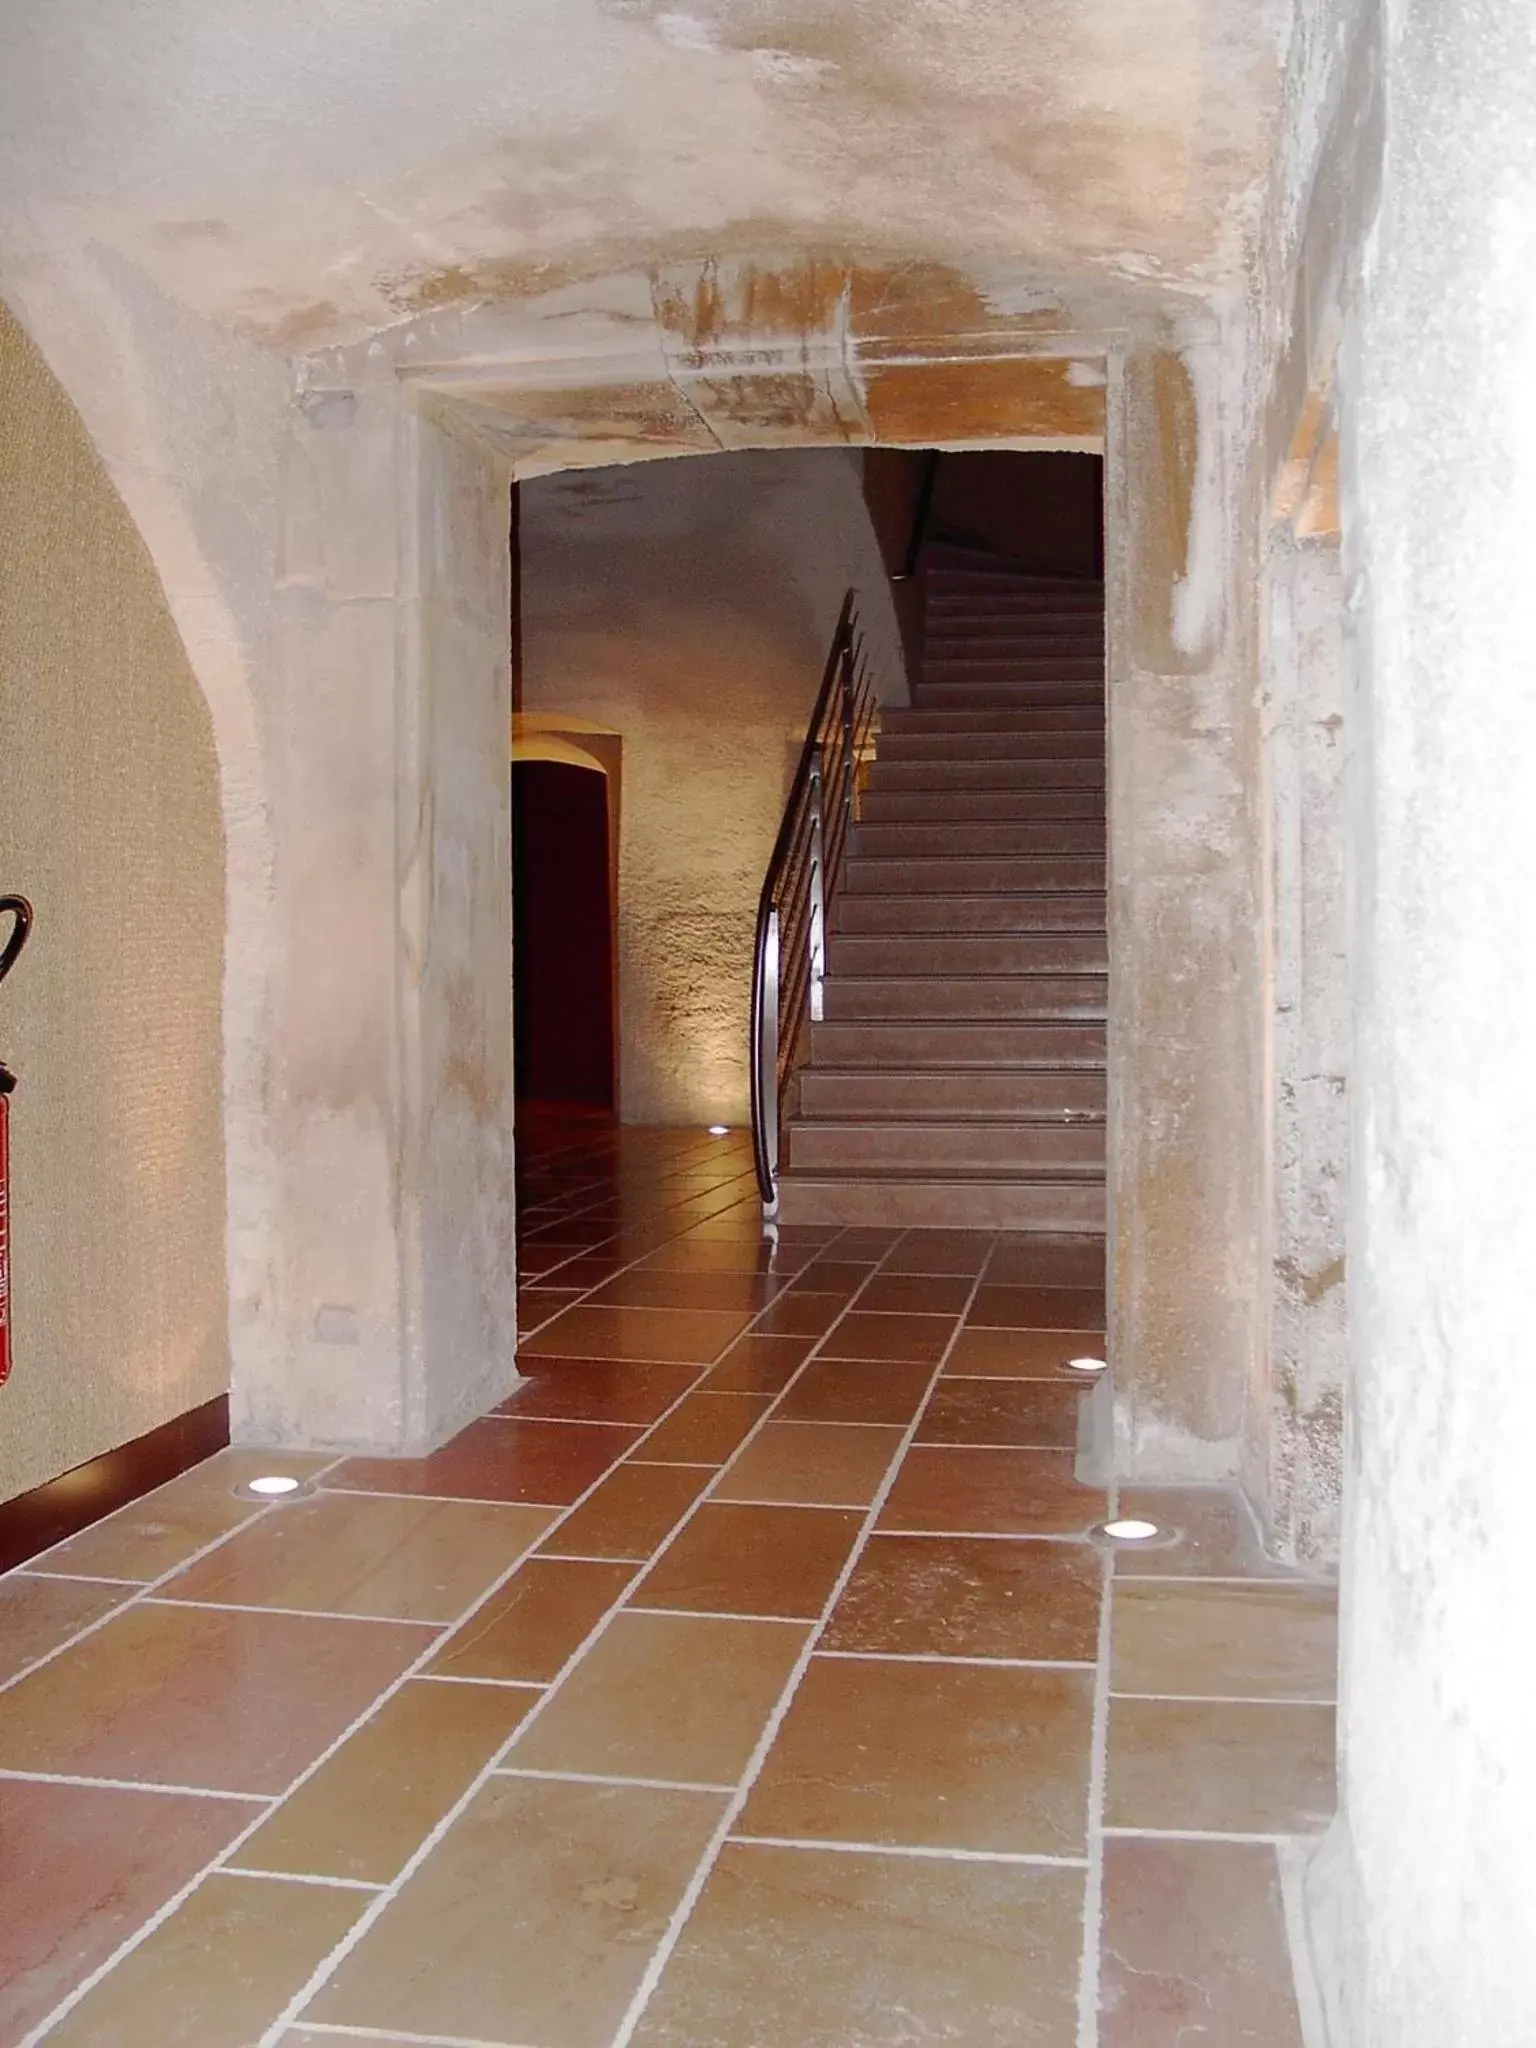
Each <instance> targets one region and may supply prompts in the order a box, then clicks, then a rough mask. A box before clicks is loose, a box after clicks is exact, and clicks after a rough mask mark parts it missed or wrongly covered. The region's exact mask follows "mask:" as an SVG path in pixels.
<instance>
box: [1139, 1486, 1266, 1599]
mask: <svg viewBox="0 0 1536 2048" xmlns="http://www.w3.org/2000/svg"><path fill="white" fill-rule="evenodd" d="M1120 1512H1121V1514H1122V1515H1142V1516H1145V1517H1146V1518H1147V1519H1148V1520H1149V1521H1153V1522H1159V1523H1161V1524H1162V1526H1163V1527H1164V1528H1165V1529H1176V1530H1177V1531H1178V1532H1179V1541H1178V1542H1177V1543H1176V1544H1174V1545H1173V1546H1171V1547H1170V1548H1168V1549H1160V1550H1139V1551H1137V1550H1122V1551H1120V1552H1118V1553H1117V1554H1116V1557H1115V1577H1116V1578H1117V1579H1134V1578H1170V1579H1179V1578H1191V1579H1193V1578H1217V1579H1285V1580H1291V1581H1294V1578H1295V1574H1294V1573H1292V1572H1288V1571H1287V1570H1286V1568H1285V1567H1284V1566H1283V1565H1278V1564H1276V1563H1275V1562H1274V1561H1273V1559H1271V1558H1269V1557H1266V1556H1265V1554H1264V1546H1263V1545H1262V1544H1261V1543H1260V1541H1259V1532H1258V1530H1257V1528H1256V1527H1255V1526H1254V1520H1253V1517H1252V1515H1250V1514H1249V1512H1248V1510H1247V1508H1246V1507H1245V1506H1244V1505H1243V1502H1242V1500H1241V1498H1240V1497H1239V1495H1238V1492H1237V1489H1236V1488H1235V1487H1229V1486H1127V1487H1125V1488H1123V1489H1122V1491H1121V1494H1120Z"/></svg>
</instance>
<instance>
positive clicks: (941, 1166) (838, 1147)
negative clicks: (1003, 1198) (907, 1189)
mask: <svg viewBox="0 0 1536 2048" xmlns="http://www.w3.org/2000/svg"><path fill="white" fill-rule="evenodd" d="M786 1135H787V1149H788V1157H789V1164H790V1167H791V1168H792V1169H793V1170H795V1171H798V1172H801V1173H828V1172H832V1173H836V1172H850V1173H874V1172H896V1173H900V1172H903V1171H908V1172H918V1173H986V1172H994V1173H996V1172H1013V1173H1028V1172H1030V1171H1032V1170H1044V1171H1046V1172H1053V1173H1059V1172H1061V1171H1063V1170H1066V1171H1079V1172H1087V1173H1091V1172H1093V1171H1094V1170H1097V1171H1099V1172H1101V1173H1102V1171H1103V1169H1104V1143H1105V1134H1104V1125H1103V1122H1102V1120H1100V1121H1096V1122H1090V1121H1088V1120H1087V1119H1084V1120H1083V1121H1082V1122H1081V1123H1066V1122H1062V1121H1061V1120H1059V1119H1056V1118H1049V1117H1045V1118H1032V1117H1019V1118H1013V1119H1008V1118H991V1117H966V1118H957V1119H956V1120H955V1121H954V1122H940V1121H938V1120H936V1119H935V1120H931V1121H930V1120H914V1119H911V1118H891V1119H878V1120H877V1119H875V1118H854V1117H848V1118H831V1117H828V1118H818V1119H811V1118H807V1117H804V1116H798V1117H795V1118H794V1119H793V1120H792V1121H791V1122H790V1125H789V1128H788V1132H787V1134H786Z"/></svg>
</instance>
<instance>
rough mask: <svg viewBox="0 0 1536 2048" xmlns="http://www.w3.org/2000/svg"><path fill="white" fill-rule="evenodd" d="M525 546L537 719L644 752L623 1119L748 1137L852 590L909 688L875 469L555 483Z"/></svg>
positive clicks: (631, 818)
mask: <svg viewBox="0 0 1536 2048" xmlns="http://www.w3.org/2000/svg"><path fill="white" fill-rule="evenodd" d="M522 542H523V564H522V591H523V651H524V706H525V709H526V711H527V712H528V713H530V714H533V713H540V714H543V713H548V712H555V711H564V712H569V713H573V714H575V715H577V716H579V717H582V718H586V719H590V720H591V721H592V722H593V723H595V724H597V725H599V726H601V727H603V728H604V729H605V730H609V731H612V732H616V733H618V734H620V735H621V737H622V740H623V749H624V802H623V811H622V831H621V844H620V849H619V879H618V929H619V1106H620V1114H621V1115H622V1116H623V1117H624V1118H625V1119H626V1120H627V1121H629V1122H633V1123H660V1124H698V1123H711V1122H716V1121H719V1122H725V1123H733V1124H735V1123H741V1122H743V1121H744V1120H745V1118H746V1116H747V1113H748V1087H747V1009H748V996H749V990H750V977H751V962H752V934H753V924H754V920H755V917H756V913H757V898H758V892H759V890H760V889H761V887H762V882H763V876H764V873H765V871H766V868H767V864H768V858H769V855H770V853H771V851H772V848H773V840H774V835H775V833H776V832H777V830H778V826H779V820H780V817H781V815H782V811H783V805H784V799H785V796H786V794H787V792H788V787H789V780H790V776H791V774H792V772H793V767H794V760H795V756H796V754H797V752H798V749H799V745H800V741H801V739H802V738H803V736H804V730H805V723H806V719H807V717H808V716H809V713H810V709H811V705H812V703H813V702H814V700H815V695H816V691H817V688H818V686H819V684H820V681H821V672H822V668H823V665H824V663H825V660H826V653H827V647H828V644H829V642H830V640H831V637H832V630H833V627H834V625H835V624H836V620H837V615H838V611H839V609H840V607H841V604H842V601H843V596H844V593H845V591H846V590H847V589H848V587H849V586H850V584H857V585H858V586H859V588H860V593H861V597H860V606H861V615H862V617H863V618H864V620H865V623H866V625H867V627H868V629H869V632H870V638H871V646H872V651H873V653H874V654H875V656H876V658H877V660H878V662H879V664H880V668H881V671H882V672H883V674H884V675H885V676H886V677H887V678H888V681H889V684H890V686H891V687H893V688H894V689H896V690H897V691H902V690H903V689H904V682H903V669H902V665H901V655H900V641H899V636H898V634H897V632H896V625H895V616H894V612H893V610H892V607H891V601H890V595H889V588H888V584H887V581H886V576H885V570H884V566H883V564H882V562H881V560H880V555H879V550H878V547H877V545H876V541H875V536H874V532H873V528H872V527H871V525H870V521H869V516H868V512H867V509H866V507H865V503H864V500H863V496H862V491H861V484H860V470H859V457H858V455H857V454H856V453H846V452H844V451H842V450H834V449H810V450H803V451H794V452H779V451H774V452H771V453H767V452H765V453H757V454H747V455H728V456H727V455H717V456H710V457H707V458H704V459H702V460H700V459H682V460H675V461H667V462H649V463H637V464H632V465H628V466H625V467H619V468H608V469H604V470H599V471H582V470H573V471H570V472H567V473H565V474H563V475H560V476H553V477H544V478H538V479H535V480H533V481H532V482H529V483H527V484H525V485H524V486H523V489H522Z"/></svg>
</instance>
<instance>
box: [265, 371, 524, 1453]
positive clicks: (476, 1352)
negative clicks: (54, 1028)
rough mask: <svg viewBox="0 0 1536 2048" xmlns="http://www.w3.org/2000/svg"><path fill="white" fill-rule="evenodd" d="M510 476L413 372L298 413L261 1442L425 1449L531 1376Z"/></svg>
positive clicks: (289, 518)
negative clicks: (436, 414) (513, 799)
mask: <svg viewBox="0 0 1536 2048" xmlns="http://www.w3.org/2000/svg"><path fill="white" fill-rule="evenodd" d="M507 486H508V476H507V472H506V469H505V466H504V465H503V464H501V463H499V462H497V461H496V460H494V459H493V458H491V457H490V456H489V455H487V454H486V453H485V452H484V451H482V450H481V449H480V448H479V447H478V446H476V445H475V444H473V443H472V442H470V441H469V440H459V439H457V438H455V437H454V436H453V435H452V434H450V433H448V432H446V431H444V429H443V428H442V427H441V426H440V425H438V424H437V423H436V422H434V421H433V420H431V419H428V418H426V417H423V416H421V415H419V414H418V413H417V412H416V411H415V410H414V408H413V407H412V406H411V405H410V404H409V403H408V402H407V401H406V400H405V399H403V398H402V395H401V392H400V389H399V387H398V386H397V384H396V383H395V381H394V380H393V378H386V379H381V381H380V382H379V383H377V384H365V385H363V386H362V387H361V388H359V389H357V390H355V391H354V390H311V391H309V392H308V393H307V394H305V396H304V397H303V399H302V400H301V402H300V404H299V405H298V406H297V407H296V408H295V412H294V416H293V422H292V427H291V434H290V442H289V446H288V448H287V450H286V458H285V470H284V515H285V530H284V536H283V554H282V559H281V562H280V564H279V581H278V591H277V603H278V606H279V608H280V612H281V617H282V646H283V658H282V660H281V662H280V664H279V672H278V673H277V675H276V676H275V677H274V678H273V679H272V688H271V691H270V693H269V694H268V696H267V698H266V702H265V711H266V742H267V747H268V752H269V756H270V760H271V776H270V787H271V792H272V811H273V840H274V848H275V858H274V874H273V889H274V897H275V901H274V905H273V911H274V916H273V925H274V928H275V931H276V934H277V944H276V959H275V962H274V974H273V989H272V1003H271V1014H270V1019H269V1033H268V1045H267V1070H266V1075H267V1093H266V1102H267V1131H268V1140H269V1144H270V1148H271V1155H272V1161H271V1163H272V1171H273V1176H274V1181H275V1185H276V1188H277V1198H276V1202H275V1209H276V1215H275V1217H274V1218H273V1224H272V1230H271V1238H272V1242H273V1244H274V1245H275V1252H274V1254H273V1257H272V1260H271V1264H270V1269H269V1271H268V1272H267V1274H266V1276H265V1291H266V1298H265V1299H264V1300H263V1301H261V1302H260V1303H259V1304H256V1305H255V1310H256V1312H255V1313H248V1314H246V1315H245V1316H244V1317H243V1318H242V1325H243V1328H244V1331H245V1338H244V1341H243V1342H242V1343H240V1344H239V1345H237V1349H236V1357H235V1362H234V1363H235V1371H234V1394H233V1409H234V1427H235V1432H236V1434H237V1436H238V1437H241V1438H244V1439H247V1440H255V1441H267V1442H272V1441H276V1442H282V1443H289V1444H309V1445H317V1446H322V1445H323V1446H329V1445H336V1446H347V1447H351V1446H356V1447H361V1448H367V1449H370V1450H373V1451H378V1452H400V1453H412V1452H420V1451H422V1450H425V1449H428V1448H430V1447H431V1446H433V1445H435V1444H437V1443H439V1442H441V1441H442V1440H443V1439H444V1438H445V1437H446V1436H448V1435H449V1434H451V1433H452V1432H453V1431H454V1430H455V1429H456V1428H457V1427H458V1426H459V1425H460V1424H461V1423H463V1422H465V1421H467V1420H468V1419H469V1418H470V1417H472V1416H474V1415H476V1414H479V1413H481V1412H483V1411H484V1410H485V1409H486V1408H488V1407H490V1406H491V1405H493V1404H494V1403H495V1402H496V1401H497V1400H499V1399H501V1398H502V1397H503V1396H504V1395H505V1394H506V1392H507V1391H508V1389H509V1388H510V1387H511V1385H512V1384H513V1383H514V1381H515V1378H516V1364H515V1350H516V1336H515V1329H516V1316H515V1281H514V1272H513V1181H512V1045H511V900H510V832H509V815H508V813H509V780H508V774H507V759H506V735H507V730H508V722H509V716H510V684H509V668H508V626H507V621H508V612H507Z"/></svg>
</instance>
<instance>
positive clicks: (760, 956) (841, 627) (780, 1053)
mask: <svg viewBox="0 0 1536 2048" xmlns="http://www.w3.org/2000/svg"><path fill="white" fill-rule="evenodd" d="M878 720H879V700H878V697H877V695H876V692H875V687H874V671H873V666H872V664H871V662H870V660H869V656H868V651H867V649H866V648H865V645H864V636H863V633H862V631H861V629H860V626H859V620H858V610H857V605H856V602H855V593H854V592H853V591H851V590H850V591H849V593H848V595H847V596H846V597H845V598H844V600H843V608H842V611H841V612H840V613H839V614H838V621H837V630H836V631H835V632H834V634H833V636H832V646H831V649H830V651H829V652H828V655H827V665H826V669H825V670H824V672H823V674H822V679H821V688H820V690H819V691H818V692H817V696H816V705H815V709H814V710H813V711H812V713H811V722H810V724H809V726H808V727H807V728H806V734H805V744H804V745H803V746H802V747H801V749H800V759H799V761H798V763H797V765H796V768H795V779H794V781H793V782H792V783H791V785H790V791H789V801H788V802H787V803H786V805H785V807H784V817H783V820H782V822H781V823H780V826H779V834H778V838H777V839H776V840H775V841H774V847H773V857H772V859H771V860H770V861H769V863H768V873H767V876H766V878H765V879H764V882H763V889H762V894H761V896H760V897H759V898H758V904H757V933H756V938H755V942H754V945H753V953H752V1024H751V1031H752V1045H751V1069H752V1152H753V1159H754V1163H755V1164H756V1167H757V1186H758V1192H759V1193H760V1194H761V1196H762V1200H763V1210H764V1213H765V1215H767V1216H768V1217H770V1218H771V1217H773V1216H776V1215H777V1213H778V1207H779V1145H780V1124H781V1117H782V1109H783V1102H784V1095H785V1090H786V1087H787V1085H788V1082H789V1080H790V1078H791V1076H792V1075H793V1073H794V1069H795V1066H796V1063H797V1058H798V1054H799V1050H800V1044H801V1040H802V1038H803V1036H804V1030H805V1026H806V1024H807V1022H810V1023H820V1022H821V1019H822V1014H823V1005H824V988H825V983H826V972H827V929H828V917H829V914H830V911H831V908H832V903H833V898H834V896H835V895H836V892H837V885H838V881H839V879H840V877H841V874H842V866H843V857H844V854H845V853H846V850H847V846H848V839H849V834H850V832H851V830H852V828H853V825H854V823H855V822H856V811H857V802H858V787H857V785H858V768H859V762H860V760H861V759H862V758H863V755H864V753H865V751H866V749H867V748H868V745H869V742H870V739H871V736H872V734H873V732H874V730H875V726H876V724H877V723H878Z"/></svg>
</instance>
